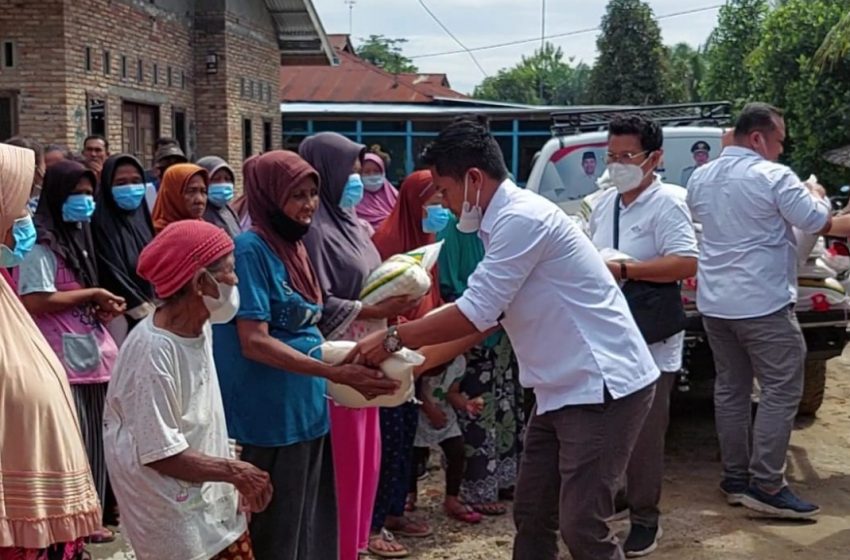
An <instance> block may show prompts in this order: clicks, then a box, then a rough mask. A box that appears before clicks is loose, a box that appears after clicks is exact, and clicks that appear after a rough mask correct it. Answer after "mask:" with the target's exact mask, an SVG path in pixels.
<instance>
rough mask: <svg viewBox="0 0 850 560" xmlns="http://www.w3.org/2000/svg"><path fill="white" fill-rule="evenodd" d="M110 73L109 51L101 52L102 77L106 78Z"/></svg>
mask: <svg viewBox="0 0 850 560" xmlns="http://www.w3.org/2000/svg"><path fill="white" fill-rule="evenodd" d="M111 73H112V57H111V56H109V51H103V75H104V76H108V75H109V74H111Z"/></svg>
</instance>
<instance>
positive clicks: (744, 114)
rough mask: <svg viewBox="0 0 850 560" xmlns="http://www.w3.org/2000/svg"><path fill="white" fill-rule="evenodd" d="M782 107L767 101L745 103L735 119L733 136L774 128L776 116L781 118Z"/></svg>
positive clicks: (737, 136) (767, 130) (742, 135)
mask: <svg viewBox="0 0 850 560" xmlns="http://www.w3.org/2000/svg"><path fill="white" fill-rule="evenodd" d="M783 116H784V113H783V112H782V109H779V108H777V107H774V106H773V105H770V104H768V103H761V102H755V103H747V105H745V106H744V108H743V109H742V110H741V114H740V115H738V120H736V121H735V137H736V138H741V137H744V136H747V135H748V134H751V133H753V132H770V131H773V130H776V121H775V119H776V118H780V119H781V118H782V117H783Z"/></svg>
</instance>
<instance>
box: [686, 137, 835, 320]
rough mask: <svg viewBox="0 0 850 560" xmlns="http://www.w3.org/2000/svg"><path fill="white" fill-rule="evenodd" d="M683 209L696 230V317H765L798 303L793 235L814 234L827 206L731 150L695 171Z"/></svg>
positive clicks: (768, 165)
mask: <svg viewBox="0 0 850 560" xmlns="http://www.w3.org/2000/svg"><path fill="white" fill-rule="evenodd" d="M687 202H688V206H689V207H690V209H691V214H692V215H693V218H694V221H696V222H698V223H701V224H702V242H701V245H700V260H699V272H698V273H697V307H698V308H699V310H700V312H701V313H702V314H703V315H706V316H708V317H717V318H720V319H748V318H752V317H764V316H766V315H770V314H771V313H775V312H776V311H779V310H780V309H782V308H783V307H786V306H788V305H790V304H792V303H794V302H795V301H797V241H796V239H795V237H794V231H793V227H797V228H798V229H800V230H802V231H804V232H806V233H817V232H819V231H821V230H822V229H823V228H824V227H826V224H827V220H828V218H829V214H830V211H831V210H830V207H829V203H827V202H826V201H825V200H819V199H817V198H815V197H814V196H812V194H811V193H810V192H809V190H808V189H807V188H806V187H805V185H803V183H802V182H801V181H800V178H799V177H797V175H796V174H795V173H794V172H793V171H791V170H790V169H789V168H788V167H786V166H784V165H781V164H779V163H774V162H772V161H768V160H766V159H764V158H763V157H761V156H760V155H759V154H757V153H756V152H754V151H752V150H748V149H746V148H740V147H735V146H732V147H729V148H726V149H724V150H723V153H721V154H720V157H719V158H718V159H716V160H714V161H712V162H709V163H707V164H705V165H703V166H702V167H700V168H698V169H697V170H696V171H694V174H693V175H692V176H691V180H690V182H689V183H688V194H687ZM792 226H793V227H792Z"/></svg>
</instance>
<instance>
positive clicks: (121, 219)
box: [92, 154, 154, 342]
mask: <svg viewBox="0 0 850 560" xmlns="http://www.w3.org/2000/svg"><path fill="white" fill-rule="evenodd" d="M144 176H145V172H144V168H142V164H141V163H140V162H139V160H137V159H136V158H135V157H133V156H131V155H129V154H118V155H114V156H111V157H110V158H108V159H107V160H106V162H105V163H104V164H103V171H102V172H101V175H100V188H99V189H98V191H97V194H96V196H95V210H94V215H93V216H92V234H93V237H94V244H95V253H96V255H97V265H98V271H99V274H100V283H101V286H103V287H104V288H106V289H107V290H109V291H110V292H112V293H114V294H116V295H118V296H121V297H122V298H124V300H125V301H126V302H127V312H126V313H124V316H123V317H122V318H119V319H117V320H115V321H113V322H112V323H111V324H110V332H112V333H113V335H115V338H116V341H119V342H120V341H123V340H124V338H125V336H126V332H127V331H128V330H129V329H132V327H133V326H135V325H136V324H137V323H138V322H139V321H141V320H142V319H144V318H145V317H147V316H148V314H149V313H150V312H151V311H152V310H153V304H152V302H153V299H154V296H153V288H152V287H151V285H150V283H149V282H147V281H146V280H144V279H142V278H141V277H140V276H139V275H138V273H137V272H136V265H137V264H138V260H139V254H140V253H141V252H142V249H144V248H145V246H146V245H147V244H148V243H150V241H151V239H153V223H152V222H151V216H150V212H149V211H148V207H147V205H146V204H145V203H144V200H145V190H146V186H145V182H144ZM118 323H123V325H122V327H123V328H122V329H121V331H122V332H121V333H120V335H118V334H116V332H117V326H116V325H117V324H118Z"/></svg>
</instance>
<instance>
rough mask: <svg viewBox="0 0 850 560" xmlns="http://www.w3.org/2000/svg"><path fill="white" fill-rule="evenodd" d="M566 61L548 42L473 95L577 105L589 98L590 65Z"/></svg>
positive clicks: (476, 90)
mask: <svg viewBox="0 0 850 560" xmlns="http://www.w3.org/2000/svg"><path fill="white" fill-rule="evenodd" d="M572 63H573V59H572V58H570V59H569V60H566V61H565V60H564V52H563V51H562V50H561V48H560V47H556V46H555V45H553V44H551V43H546V44H545V45H544V46H543V47H542V48H541V49H537V50H536V51H534V54H533V55H532V56H529V57H525V56H524V57H522V60H521V61H520V62H519V63H518V64H517V65H516V66H514V67H513V68H508V69H502V70H500V71H499V72H498V74H496V75H495V76H490V77H488V78H485V79H484V81H483V82H481V84H480V85H478V86H477V87H476V88H475V92H474V93H473V96H474V97H477V98H479V99H489V100H491V101H504V102H508V103H524V104H526V105H576V104H579V103H584V102H585V101H587V87H588V82H589V76H590V67H588V66H587V65H586V64H583V63H579V64H577V65H575V66H573V65H572Z"/></svg>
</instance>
